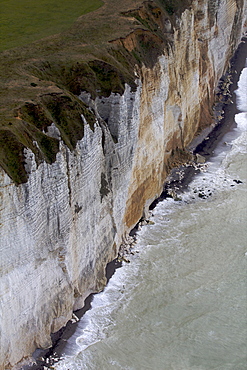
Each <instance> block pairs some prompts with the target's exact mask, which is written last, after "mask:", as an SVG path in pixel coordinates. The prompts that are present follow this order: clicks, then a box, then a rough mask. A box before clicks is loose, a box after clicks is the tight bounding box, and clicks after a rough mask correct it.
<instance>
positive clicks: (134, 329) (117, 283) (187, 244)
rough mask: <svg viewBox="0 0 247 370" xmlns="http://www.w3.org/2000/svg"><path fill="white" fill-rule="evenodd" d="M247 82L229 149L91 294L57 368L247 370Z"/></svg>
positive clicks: (169, 204) (161, 207)
mask: <svg viewBox="0 0 247 370" xmlns="http://www.w3.org/2000/svg"><path fill="white" fill-rule="evenodd" d="M246 79H247V68H246V69H244V71H243V72H242V74H241V78H240V81H239V90H238V91H237V96H238V108H239V110H242V112H241V113H239V114H237V115H236V117H235V120H236V123H237V130H238V137H237V138H236V139H234V140H233V141H231V142H230V143H229V145H230V150H228V151H226V152H225V153H224V152H223V153H220V154H219V155H218V156H216V157H215V158H213V159H212V160H211V161H210V162H209V163H208V170H207V172H206V173H202V174H200V175H199V176H197V177H196V178H195V179H194V180H193V181H192V183H191V184H190V185H189V188H188V191H187V192H185V193H184V194H183V195H182V201H177V202H176V201H174V200H173V199H166V200H164V201H163V202H161V203H159V204H158V206H157V207H156V208H155V209H154V210H153V217H152V220H153V221H154V224H153V225H147V226H144V227H143V228H142V229H141V231H140V232H139V235H138V244H137V245H136V249H138V250H140V253H139V254H136V255H134V256H131V257H130V259H131V263H130V264H124V266H123V267H122V268H121V269H118V270H117V271H116V272H115V274H114V275H113V277H112V278H111V280H110V281H109V283H108V285H107V287H106V288H105V289H104V291H103V292H101V293H99V294H97V295H95V296H94V299H93V302H92V309H91V310H89V311H88V312H87V313H86V314H85V315H84V317H83V318H82V319H81V321H80V323H79V325H78V328H77V330H76V332H75V334H74V335H73V336H72V337H71V338H70V339H69V340H68V345H67V348H66V356H65V359H64V360H63V361H60V362H59V363H57V364H56V365H54V367H55V368H56V369H57V370H67V369H70V370H83V369H85V370H96V369H99V368H100V369H102V370H106V369H107V370H109V369H114V370H115V369H129V370H131V369H134V370H137V369H150V368H155V369H158V370H159V369H162V370H164V369H168V368H169V369H171V368H174V369H180V368H181V369H183V370H191V369H199V368H200V369H206V368H215V369H216V368H222V369H223V368H224V369H233V368H239V369H244V368H245V363H246V358H244V353H243V351H244V348H245V334H246V330H242V329H244V328H245V327H246V326H245V323H246V312H245V308H244V307H243V308H241V307H242V305H241V304H242V303H243V302H244V300H245V296H244V295H246V289H245V287H244V285H243V283H242V281H243V273H241V271H244V269H243V266H242V261H241V258H242V257H241V256H245V255H246V254H247V252H246V245H245V244H246V239H245V238H246V236H245V235H244V233H243V222H244V219H243V217H246V216H244V215H246V198H244V197H246V192H245V188H246V186H245V183H246V153H247V113H246V112H247V102H246V97H247V81H246ZM239 181H240V182H239ZM234 190H236V191H234ZM232 196H233V197H232ZM233 199H234V200H233ZM234 202H235V203H234ZM241 203H242V204H241ZM235 204H237V205H238V207H240V209H239V210H238V209H237V208H236V209H235ZM241 206H242V207H243V208H242V209H241ZM244 212H245V214H244ZM225 222H226V223H227V225H226V224H225ZM226 226H227V227H226ZM228 229H229V230H228ZM226 266H227V269H226ZM241 274H242V275H241ZM241 284H242V285H241ZM216 293H217V294H216ZM211 311H212V312H211ZM224 323H227V325H225V324H224ZM164 361H165V364H166V367H164ZM204 361H205V362H204ZM217 366H220V367H217Z"/></svg>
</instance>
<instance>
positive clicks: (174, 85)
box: [0, 0, 246, 369]
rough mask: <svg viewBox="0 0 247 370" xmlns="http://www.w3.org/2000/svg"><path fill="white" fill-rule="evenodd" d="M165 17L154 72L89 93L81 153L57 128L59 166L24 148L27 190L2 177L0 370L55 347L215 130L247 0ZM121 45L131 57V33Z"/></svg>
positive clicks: (202, 5)
mask: <svg viewBox="0 0 247 370" xmlns="http://www.w3.org/2000/svg"><path fill="white" fill-rule="evenodd" d="M216 4H217V6H216ZM139 14H145V11H144V10H143V11H142V12H141V13H140V10H139ZM160 14H161V15H160ZM125 16H126V15H125ZM157 18H158V24H160V26H159V27H161V29H162V32H163V33H164V32H166V33H167V34H168V39H169V42H168V43H167V45H166V47H164V48H163V49H162V52H160V51H159V54H160V55H157V56H156V60H155V61H154V60H153V61H152V63H151V64H152V65H150V66H148V65H147V63H146V64H145V63H143V64H142V66H141V64H140V65H136V68H135V88H133V86H132V87H131V86H129V85H128V84H127V83H126V84H125V88H124V92H123V93H112V94H111V95H110V96H96V97H92V96H91V95H90V93H89V92H88V91H81V92H80V95H79V98H80V99H81V101H83V102H84V104H85V105H86V106H87V107H89V108H90V110H91V112H92V113H93V116H94V117H95V120H94V123H93V124H92V121H90V122H89V123H88V122H87V117H85V116H84V115H83V114H82V115H81V117H82V121H83V123H84V133H83V137H82V139H80V140H78V141H77V144H76V145H75V149H73V148H69V147H68V145H66V144H65V143H64V141H63V140H61V137H60V132H59V130H58V128H57V125H54V123H53V124H52V125H50V126H49V127H48V129H47V135H48V136H50V137H53V138H55V139H56V140H59V151H58V153H57V154H56V160H55V161H54V162H53V163H47V162H46V161H41V162H40V163H38V164H39V165H38V166H37V158H36V159H35V155H34V154H33V152H32V151H31V150H30V149H25V151H24V155H25V162H26V164H25V168H26V171H27V173H28V180H27V182H26V183H24V184H20V185H19V186H16V185H15V184H14V182H13V181H12V180H11V179H10V177H9V176H8V175H7V174H6V173H5V172H4V171H3V170H1V172H0V201H1V203H0V204H1V206H0V207H1V208H0V233H1V235H0V237H1V239H0V240H1V246H0V253H1V258H0V295H1V300H0V369H6V368H8V367H10V366H12V365H14V364H16V363H17V362H18V361H20V360H21V359H22V358H23V357H25V356H28V355H30V354H31V353H32V352H33V351H34V350H35V349H36V348H37V347H41V348H46V347H48V346H49V345H51V340H50V333H51V332H55V331H57V330H58V329H60V328H61V327H62V326H63V325H65V324H66V322H67V321H68V320H69V319H70V318H71V317H72V311H73V310H75V309H78V308H81V307H82V306H83V303H84V299H85V298H86V297H87V296H88V295H89V294H90V293H91V292H97V291H99V290H101V289H102V288H103V286H104V284H105V282H106V280H105V266H106V264H107V263H108V262H109V261H111V260H112V259H114V258H115V257H116V256H117V253H118V248H119V246H120V244H121V243H122V240H123V239H124V238H125V237H126V235H128V233H129V231H130V230H131V229H132V228H133V227H134V226H135V224H136V223H137V222H138V220H139V219H140V218H141V217H142V216H143V215H144V214H145V212H147V210H148V207H149V205H150V204H151V202H152V201H153V200H154V199H155V198H157V197H158V196H159V195H160V193H161V191H162V186H163V183H164V180H165V178H166V177H167V175H168V172H169V169H170V162H169V160H170V158H171V157H172V155H174V153H179V151H180V150H181V151H183V150H184V148H185V147H186V146H187V145H188V144H189V143H190V142H191V140H192V139H193V138H194V136H195V134H196V133H197V132H198V130H199V129H200V128H204V127H206V126H207V125H210V124H211V123H212V105H213V102H214V91H215V88H216V85H217V83H218V80H219V78H220V77H221V75H222V74H223V73H224V72H225V71H226V69H227V66H228V63H229V59H230V57H231V56H232V54H233V52H234V50H235V49H236V47H237V45H238V43H239V41H240V38H241V34H242V31H243V28H244V21H245V18H246V1H239V0H221V1H213V2H212V1H209V0H208V1H207V0H195V1H192V5H191V6H189V7H188V8H187V9H185V10H184V11H183V12H182V14H181V15H180V16H179V17H178V16H176V17H175V16H174V17H173V20H174V22H175V23H174V24H172V22H171V21H170V20H169V19H170V18H169V14H168V13H165V12H164V11H163V12H162V13H157ZM138 32H139V31H138ZM143 32H144V31H143ZM138 37H139V36H138ZM120 41H121V45H122V46H123V47H124V48H125V50H126V52H129V53H131V52H132V51H133V48H134V46H135V42H136V38H135V36H134V35H133V34H131V35H130V36H128V37H127V38H125V39H122V40H120ZM120 41H119V40H116V41H114V42H115V43H119V42H120ZM149 48H152V45H151V44H150V45H149ZM90 119H91V120H92V117H90ZM35 145H37V146H38V143H36V144H35Z"/></svg>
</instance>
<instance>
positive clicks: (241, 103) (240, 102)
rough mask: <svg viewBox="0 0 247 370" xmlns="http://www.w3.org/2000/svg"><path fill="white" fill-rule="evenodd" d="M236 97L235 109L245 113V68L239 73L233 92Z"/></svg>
mask: <svg viewBox="0 0 247 370" xmlns="http://www.w3.org/2000/svg"><path fill="white" fill-rule="evenodd" d="M235 93H236V95H237V107H238V109H239V110H240V111H242V112H247V68H244V69H243V71H242V72H241V75H240V78H239V81H238V89H237V90H236V91H235Z"/></svg>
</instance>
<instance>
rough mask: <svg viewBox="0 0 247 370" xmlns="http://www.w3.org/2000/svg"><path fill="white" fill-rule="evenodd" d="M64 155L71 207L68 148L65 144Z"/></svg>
mask: <svg viewBox="0 0 247 370" xmlns="http://www.w3.org/2000/svg"><path fill="white" fill-rule="evenodd" d="M65 157H66V173H67V184H68V195H69V205H70V207H71V181H70V167H69V148H67V147H66V146H65Z"/></svg>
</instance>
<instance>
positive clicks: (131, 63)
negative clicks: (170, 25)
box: [0, 0, 192, 184]
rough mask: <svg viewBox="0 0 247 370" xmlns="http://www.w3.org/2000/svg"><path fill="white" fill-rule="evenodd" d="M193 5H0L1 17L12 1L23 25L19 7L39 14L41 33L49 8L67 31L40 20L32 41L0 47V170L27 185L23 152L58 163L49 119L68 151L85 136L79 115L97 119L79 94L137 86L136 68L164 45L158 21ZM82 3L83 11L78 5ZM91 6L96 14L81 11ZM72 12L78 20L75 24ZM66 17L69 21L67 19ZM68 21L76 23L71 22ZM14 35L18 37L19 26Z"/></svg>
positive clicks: (138, 1)
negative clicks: (186, 6) (45, 33)
mask: <svg viewBox="0 0 247 370" xmlns="http://www.w3.org/2000/svg"><path fill="white" fill-rule="evenodd" d="M68 1H69V5H68V7H67V10H66V4H68ZM191 1H192V0H153V1H145V0H144V1H143V0H124V1H117V0H104V5H103V6H100V5H101V4H102V1H101V0H60V3H59V2H58V0H33V2H32V3H33V8H30V7H28V4H31V0H23V1H19V3H18V0H0V20H2V19H3V14H4V12H5V14H7V13H6V12H7V9H9V8H8V7H9V6H10V4H12V6H13V4H15V5H16V7H15V8H14V9H15V12H14V14H13V16H15V19H14V18H12V20H13V23H15V22H17V23H18V21H20V22H21V20H19V19H18V16H19V13H20V11H19V9H20V8H21V9H22V10H23V9H24V4H25V5H26V9H29V10H31V9H32V11H33V13H32V14H34V15H35V17H36V18H35V19H36V21H35V22H36V23H35V24H34V23H32V25H31V26H30V27H31V28H30V29H32V27H33V29H34V28H35V29H36V30H38V26H40V25H41V23H42V20H45V19H46V15H45V12H46V11H47V9H48V8H49V9H50V10H49V11H48V13H49V14H50V15H51V14H52V15H53V16H54V17H55V16H56V17H57V18H56V17H55V18H56V20H57V22H58V20H59V21H60V20H62V21H64V27H65V26H66V27H65V30H64V31H61V32H59V30H58V29H56V31H55V29H49V30H48V26H44V24H43V23H42V27H43V28H42V27H41V28H39V31H38V32H39V33H38V34H36V36H35V37H37V39H38V40H37V41H34V42H31V40H28V39H27V38H26V39H25V37H24V38H23V39H22V40H24V39H25V43H24V41H23V44H21V43H22V41H21V38H20V39H18V42H17V39H16V44H15V45H18V46H17V47H10V46H8V48H7V46H5V47H6V49H5V50H3V49H2V51H1V49H0V166H1V167H2V168H3V169H4V170H5V171H6V172H7V173H8V175H9V176H10V177H11V178H12V179H13V181H14V182H15V183H16V184H20V183H23V182H25V181H26V180H27V177H28V174H27V173H26V169H25V156H24V152H23V151H24V148H30V149H31V150H32V152H33V153H34V154H35V158H36V162H37V163H38V164H39V163H40V162H42V161H43V160H45V161H46V162H48V163H52V162H53V161H54V160H55V158H56V154H57V152H58V150H59V145H58V144H59V143H58V140H57V139H55V138H51V137H50V136H49V135H48V134H47V127H49V125H50V124H51V122H53V123H54V124H55V125H56V126H57V128H58V129H59V131H60V134H61V138H62V140H63V141H64V143H65V144H66V145H67V146H68V147H69V148H70V150H73V148H75V145H76V143H77V141H78V140H80V139H81V138H82V137H83V134H84V123H83V122H84V121H82V119H81V115H83V116H84V117H85V119H86V121H87V122H88V123H89V124H90V127H91V128H93V126H94V122H95V117H94V114H93V113H92V112H91V110H90V109H89V108H88V107H87V106H85V105H84V104H83V103H82V102H81V101H80V100H79V99H78V95H79V94H80V92H81V91H87V92H89V93H90V94H91V95H92V96H93V97H95V96H97V95H99V96H109V95H110V93H111V92H114V93H120V94H121V93H122V92H123V91H124V85H125V83H128V84H129V85H130V86H131V87H132V88H135V83H134V81H135V75H134V70H135V66H136V65H139V66H141V65H142V64H145V65H147V66H149V67H151V66H152V65H153V63H155V62H156V60H157V57H158V55H159V54H161V53H163V50H164V48H165V46H166V44H167V42H169V40H168V41H167V40H166V39H165V40H164V38H166V36H165V33H164V34H163V33H162V32H159V29H160V27H161V28H162V24H163V20H164V19H166V18H167V17H168V18H170V19H171V21H173V20H174V19H173V18H174V16H173V12H175V14H176V12H178V15H179V13H180V12H181V11H182V10H183V9H184V7H185V4H186V5H187V4H188V3H190V2H191ZM55 3H56V4H57V8H56V9H55V11H54V12H53V11H52V10H51V7H52V6H53V7H55ZM79 3H80V5H81V6H80V8H79V6H76V4H77V5H78V4H79ZM41 4H42V6H41ZM45 4H46V5H47V9H46V6H45ZM86 4H87V5H86ZM89 4H90V7H89ZM83 6H84V8H83ZM59 7H60V10H59ZM159 7H160V8H159ZM72 8H73V10H74V11H75V13H73V14H74V15H73V17H74V18H73V17H72V16H71V14H72V13H71V12H70V10H71V11H72ZM95 8H98V9H97V10H95V11H91V12H90V13H89V14H85V12H89V11H90V10H93V9H95ZM2 9H4V12H3V11H2ZM12 9H13V8H12ZM35 9H36V10H35ZM62 10H63V11H64V13H62ZM133 10H135V11H134V13H133ZM83 12H84V14H82V13H83ZM9 14H10V13H9ZM22 14H23V13H22ZM24 14H25V12H24ZM37 14H38V15H39V16H38V17H37ZM63 14H64V15H63ZM34 15H33V16H34ZM77 15H81V16H80V17H79V18H77V19H76V17H77ZM20 16H21V13H20ZM70 16H71V17H72V18H73V19H72V18H70V20H69V17H70ZM55 18H54V20H52V24H53V23H54V24H53V25H54V27H55V23H56V22H55ZM59 18H60V19H59ZM71 20H72V23H73V24H69V22H71ZM2 23H3V22H1V21H0V30H1V29H3V28H4V25H3V24H2ZM60 25H61V24H60ZM1 27H2V28H1ZM5 27H6V24H5ZM27 28H28V27H27ZM44 28H45V29H46V31H47V32H48V31H49V32H48V33H47V34H49V36H48V37H43V34H41V32H43V31H44ZM42 29H43V31H42ZM24 31H26V30H25V27H23V32H24ZM0 32H1V31H0ZM15 32H16V37H17V36H18V35H17V34H18V32H17V29H15ZM53 32H57V33H56V34H53ZM31 33H32V32H31ZM5 36H6V35H5ZM21 36H23V35H20V37H21ZM24 36H25V35H24ZM0 38H1V34H0ZM7 38H8V37H6V39H7ZM12 40H13V39H12ZM125 42H126V43H125ZM131 45H133V48H131ZM12 46H13V45H12Z"/></svg>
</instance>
